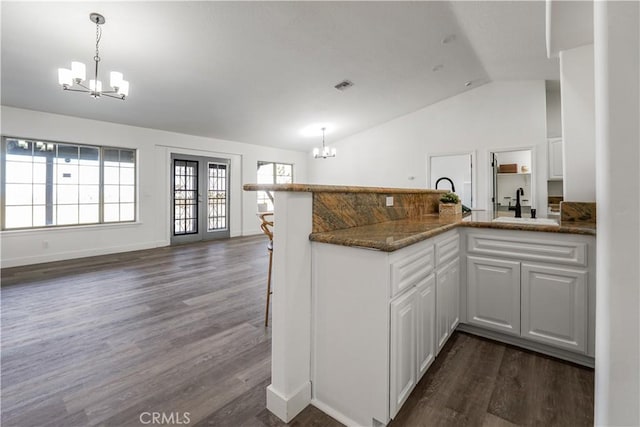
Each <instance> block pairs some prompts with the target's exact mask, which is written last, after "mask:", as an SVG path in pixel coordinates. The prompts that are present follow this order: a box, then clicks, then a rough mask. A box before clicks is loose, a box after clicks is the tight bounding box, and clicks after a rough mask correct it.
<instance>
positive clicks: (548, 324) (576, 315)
mask: <svg viewBox="0 0 640 427" xmlns="http://www.w3.org/2000/svg"><path fill="white" fill-rule="evenodd" d="M587 295H588V293H587V272H586V271H582V270H573V269H568V268H564V267H549V266H542V265H536V264H525V263H523V264H522V336H523V337H525V338H529V339H532V340H535V341H538V342H542V343H545V344H551V345H554V346H556V347H562V348H565V349H568V350H572V351H579V352H582V353H585V352H586V350H587V339H586V337H587V307H588V304H587Z"/></svg>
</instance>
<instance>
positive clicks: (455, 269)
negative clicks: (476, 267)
mask: <svg viewBox="0 0 640 427" xmlns="http://www.w3.org/2000/svg"><path fill="white" fill-rule="evenodd" d="M446 268H447V270H448V271H449V273H448V274H447V279H448V281H447V289H448V290H449V317H448V319H447V322H448V323H449V333H450V334H452V333H453V331H454V330H455V329H456V327H457V326H458V323H460V258H456V259H454V260H453V261H452V262H451V263H450V264H449V265H447V267H446Z"/></svg>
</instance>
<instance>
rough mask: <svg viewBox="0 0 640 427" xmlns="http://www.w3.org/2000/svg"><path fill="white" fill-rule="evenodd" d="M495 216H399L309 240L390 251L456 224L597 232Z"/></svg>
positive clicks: (592, 227) (585, 226)
mask: <svg viewBox="0 0 640 427" xmlns="http://www.w3.org/2000/svg"><path fill="white" fill-rule="evenodd" d="M495 217H496V216H495V215H494V213H493V212H491V211H473V212H472V213H471V214H469V215H467V216H465V217H463V218H461V217H440V216H439V215H438V214H430V215H423V216H421V217H419V218H415V219H401V220H395V221H387V222H382V223H379V224H372V225H365V226H361V227H352V228H345V229H341V230H335V231H328V232H323V233H312V234H311V235H310V236H309V240H311V241H314V242H323V243H332V244H336V245H342V246H357V247H363V248H370V249H377V250H381V251H385V252H393V251H395V250H398V249H401V248H404V247H406V246H409V245H412V244H414V243H417V242H420V241H422V240H426V239H428V238H430V237H433V236H436V235H438V234H441V233H444V232H445V231H448V230H451V229H453V228H455V227H475V228H494V229H502V230H521V231H539V232H551V233H571V234H584V235H592V236H595V234H596V227H595V224H594V223H580V222H565V223H562V224H560V226H554V225H537V224H511V223H497V222H492V221H493V219H494V218H495Z"/></svg>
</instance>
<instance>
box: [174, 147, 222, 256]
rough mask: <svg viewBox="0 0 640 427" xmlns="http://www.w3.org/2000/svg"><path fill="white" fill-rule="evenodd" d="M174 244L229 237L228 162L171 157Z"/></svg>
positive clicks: (213, 159) (181, 156)
mask: <svg viewBox="0 0 640 427" xmlns="http://www.w3.org/2000/svg"><path fill="white" fill-rule="evenodd" d="M171 204H172V209H171V243H172V244H176V243H186V242H195V241H199V240H210V239H222V238H228V237H229V160H228V159H218V158H211V157H198V156H187V155H181V154H172V155H171Z"/></svg>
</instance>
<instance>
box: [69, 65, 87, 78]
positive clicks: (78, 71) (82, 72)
mask: <svg viewBox="0 0 640 427" xmlns="http://www.w3.org/2000/svg"><path fill="white" fill-rule="evenodd" d="M71 76H72V77H73V79H74V80H75V81H76V82H78V83H80V82H83V81H85V79H86V78H87V67H85V65H84V64H83V63H82V62H75V61H74V62H72V63H71Z"/></svg>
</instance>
